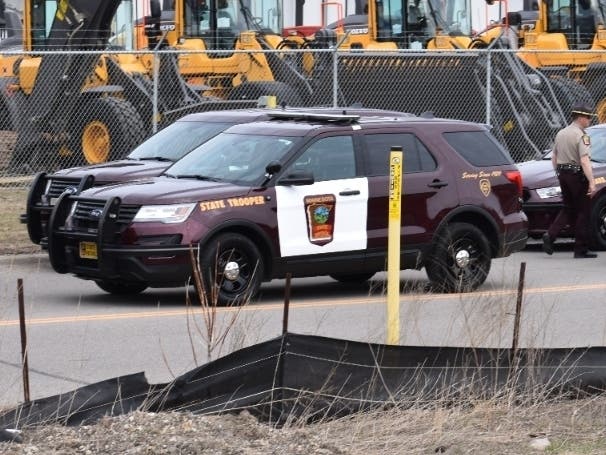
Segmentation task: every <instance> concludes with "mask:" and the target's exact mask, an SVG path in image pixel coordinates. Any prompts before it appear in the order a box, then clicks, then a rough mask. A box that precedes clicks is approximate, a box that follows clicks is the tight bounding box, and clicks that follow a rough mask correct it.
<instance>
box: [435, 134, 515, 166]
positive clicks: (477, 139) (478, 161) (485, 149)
mask: <svg viewBox="0 0 606 455" xmlns="http://www.w3.org/2000/svg"><path fill="white" fill-rule="evenodd" d="M443 135H444V139H445V140H446V142H448V143H449V144H450V146H451V147H452V148H453V149H455V150H456V151H457V152H458V153H459V155H461V156H462V157H463V158H465V160H466V161H468V162H469V163H470V164H473V165H474V166H478V167H482V166H501V165H504V164H513V160H512V159H511V156H510V155H509V153H508V152H507V151H506V150H505V149H504V148H503V147H502V146H501V145H500V144H499V143H498V142H497V141H496V140H495V139H494V138H493V137H492V135H491V134H490V133H488V132H487V131H457V132H451V133H444V134H443Z"/></svg>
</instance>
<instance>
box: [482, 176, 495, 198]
mask: <svg viewBox="0 0 606 455" xmlns="http://www.w3.org/2000/svg"><path fill="white" fill-rule="evenodd" d="M491 190H492V188H491V186H490V180H488V179H480V191H481V192H482V194H483V195H484V196H486V197H488V195H489V194H490V191H491Z"/></svg>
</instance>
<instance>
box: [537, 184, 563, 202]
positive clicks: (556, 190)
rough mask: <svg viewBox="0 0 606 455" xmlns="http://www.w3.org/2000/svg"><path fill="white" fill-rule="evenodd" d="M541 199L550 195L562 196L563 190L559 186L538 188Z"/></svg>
mask: <svg viewBox="0 0 606 455" xmlns="http://www.w3.org/2000/svg"><path fill="white" fill-rule="evenodd" d="M535 191H536V192H537V194H538V195H539V197H540V198H541V199H548V198H550V197H562V190H561V189H560V187H559V186H548V187H547V188H537V189H536V190H535Z"/></svg>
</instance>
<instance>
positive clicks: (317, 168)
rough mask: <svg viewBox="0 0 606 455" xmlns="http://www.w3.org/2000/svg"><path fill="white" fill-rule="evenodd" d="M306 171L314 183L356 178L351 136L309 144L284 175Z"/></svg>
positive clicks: (328, 138)
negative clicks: (309, 173)
mask: <svg viewBox="0 0 606 455" xmlns="http://www.w3.org/2000/svg"><path fill="white" fill-rule="evenodd" d="M301 171H307V172H311V173H312V174H313V175H314V180H315V181H316V182H323V181H325V180H336V179H346V178H352V177H355V176H356V158H355V153H354V146H353V140H352V137H351V136H332V137H325V138H323V139H320V140H318V141H316V142H314V143H313V144H311V145H310V146H309V147H308V148H307V150H305V151H304V152H303V154H302V155H301V156H299V157H298V158H297V159H296V161H295V162H294V163H293V164H292V165H291V166H289V168H288V169H287V171H286V173H287V174H290V173H293V172H301Z"/></svg>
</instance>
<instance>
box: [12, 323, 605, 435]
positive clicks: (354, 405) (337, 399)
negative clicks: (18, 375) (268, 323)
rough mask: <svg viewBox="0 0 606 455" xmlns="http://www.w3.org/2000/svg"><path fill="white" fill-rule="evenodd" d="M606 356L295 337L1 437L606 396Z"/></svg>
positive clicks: (124, 380) (79, 397) (23, 419)
mask: <svg viewBox="0 0 606 455" xmlns="http://www.w3.org/2000/svg"><path fill="white" fill-rule="evenodd" d="M605 385H606V348H605V347H592V348H562V349H540V350H539V349H536V350H535V349H519V350H518V351H517V352H515V353H514V352H512V351H511V350H510V349H488V348H461V347H416V346H387V345H381V344H370V343H361V342H354V341H348V340H340V339H332V338H325V337H318V336H310V335H297V334H292V333H289V334H286V335H284V336H281V337H278V338H275V339H272V340H269V341H266V342H263V343H259V344H256V345H253V346H250V347H247V348H244V349H241V350H238V351H235V352H233V353H231V354H229V355H227V356H225V357H222V358H220V359H217V360H215V361H212V362H209V363H207V364H205V365H203V366H200V367H198V368H196V369H194V370H191V371H189V372H187V373H185V374H183V375H181V376H179V377H178V378H177V379H176V380H175V381H173V382H171V383H167V384H153V385H150V384H149V383H148V382H147V380H146V379H145V376H144V374H143V373H136V374H132V375H128V376H121V377H117V378H113V379H108V380H106V381H102V382H98V383H95V384H91V385H87V386H85V387H81V388H79V389H76V390H74V391H72V392H69V393H64V394H61V395H56V396H51V397H48V398H43V399H39V400H35V401H32V402H30V403H23V404H21V405H19V406H17V407H16V408H15V409H13V410H10V411H8V412H6V413H5V414H4V415H2V416H0V428H21V427H23V426H28V425H40V424H44V423H50V422H56V423H61V424H65V425H78V424H84V423H86V424H90V423H93V422H94V421H96V420H98V419H99V418H100V417H102V416H104V415H118V414H123V413H128V412H130V411H133V410H136V409H138V410H142V411H151V412H163V411H189V412H193V413H198V414H216V413H223V412H237V411H239V410H243V409H247V410H248V411H250V412H251V413H253V414H254V415H256V416H257V417H258V418H259V419H260V420H262V421H268V422H271V423H274V424H281V423H284V422H285V421H287V420H288V419H305V420H307V421H312V420H316V419H321V418H334V417H339V416H344V415H347V414H350V413H353V412H358V411H361V410H369V409H375V408H380V407H390V406H407V405H414V404H415V403H419V402H429V401H434V402H435V401H441V402H443V403H446V404H448V403H453V402H459V401H460V400H465V399H468V398H474V399H481V398H492V397H495V396H499V395H502V394H504V393H516V394H525V395H528V394H534V395H535V396H550V397H553V396H572V397H576V396H578V395H579V394H595V393H601V392H602V391H603V390H604V388H605Z"/></svg>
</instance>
